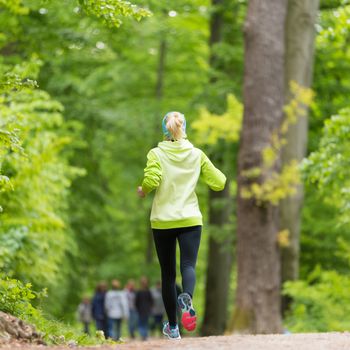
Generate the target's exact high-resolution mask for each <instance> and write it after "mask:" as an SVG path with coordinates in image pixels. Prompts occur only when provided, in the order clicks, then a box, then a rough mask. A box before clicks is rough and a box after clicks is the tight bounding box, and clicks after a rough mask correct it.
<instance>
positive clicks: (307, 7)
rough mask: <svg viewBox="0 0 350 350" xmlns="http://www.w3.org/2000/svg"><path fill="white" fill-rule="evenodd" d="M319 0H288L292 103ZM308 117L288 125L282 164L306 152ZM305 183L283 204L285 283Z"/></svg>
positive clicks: (308, 63)
mask: <svg viewBox="0 0 350 350" xmlns="http://www.w3.org/2000/svg"><path fill="white" fill-rule="evenodd" d="M319 5H320V3H319V0H289V2H288V15H287V20H286V39H285V40H286V41H285V42H286V61H285V96H286V104H288V103H289V101H290V100H291V98H292V97H293V96H291V92H290V89H289V84H290V82H291V81H295V82H297V83H298V84H299V85H301V86H304V87H310V86H311V82H312V73H313V63H314V41H315V22H316V17H317V13H318V9H319ZM307 133H308V118H307V117H300V118H298V121H297V123H296V124H294V125H291V126H290V127H289V129H288V132H287V135H286V140H287V144H286V146H285V147H284V148H283V150H282V164H288V163H290V161H291V160H293V159H295V160H297V161H298V162H300V161H301V160H302V159H303V158H304V157H305V155H306V148H307ZM303 194H304V191H303V186H302V184H301V185H300V186H299V187H298V189H297V193H296V194H295V195H294V196H293V197H288V198H286V199H284V200H283V201H282V202H281V204H280V215H281V229H288V231H289V238H290V245H289V246H288V247H286V248H283V249H282V251H281V253H282V283H283V282H285V281H289V280H296V279H297V278H298V274H299V237H300V223H301V220H300V216H301V215H300V214H301V208H302V204H303ZM288 304H289V299H288V298H285V297H283V298H282V309H283V311H285V310H286V309H287V308H288Z"/></svg>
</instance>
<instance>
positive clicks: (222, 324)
mask: <svg viewBox="0 0 350 350" xmlns="http://www.w3.org/2000/svg"><path fill="white" fill-rule="evenodd" d="M223 1H224V0H212V7H213V12H212V15H211V18H210V37H209V47H210V48H211V52H210V58H209V65H210V66H211V67H212V68H213V69H215V68H216V66H217V57H216V55H215V53H214V52H213V45H215V44H216V43H218V42H220V41H221V40H222V39H221V32H222V26H223V16H222V5H223ZM209 82H210V83H211V84H213V83H215V76H211V77H210V79H209ZM209 108H210V106H209ZM225 147H227V145H225ZM223 163H224V161H223V158H222V157H220V160H219V161H218V162H217V165H218V166H219V167H221V168H222V167H223V165H224V164H223ZM230 201H231V197H230V188H229V181H227V183H226V186H225V189H224V190H223V191H222V192H214V191H212V190H209V228H210V229H212V230H216V231H218V230H223V228H224V226H225V225H227V224H228V223H229V220H230V212H231V205H230ZM218 202H221V203H220V205H219V206H218ZM223 202H224V203H225V204H224V203H223ZM222 234H225V232H223V233H222ZM232 259H233V247H232V239H231V237H227V239H225V240H221V241H219V240H217V239H216V238H215V235H213V234H210V236H209V247H208V263H207V272H206V285H205V311H204V322H203V326H202V329H201V333H202V335H203V336H209V335H219V334H223V333H224V331H225V329H226V321H227V303H228V292H229V284H230V275H231V267H232Z"/></svg>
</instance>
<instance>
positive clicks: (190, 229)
mask: <svg viewBox="0 0 350 350" xmlns="http://www.w3.org/2000/svg"><path fill="white" fill-rule="evenodd" d="M162 128H163V133H164V141H163V142H159V143H158V147H156V148H153V149H151V150H150V151H149V153H148V155H147V165H146V168H145V170H144V179H143V182H142V186H139V187H138V189H137V192H138V195H139V196H140V197H145V196H146V194H148V193H150V192H151V191H152V190H156V194H155V196H154V200H153V205H152V212H151V227H152V231H153V238H154V243H155V246H156V250H157V255H158V260H159V264H160V269H161V276H162V297H163V301H164V306H165V310H166V313H167V316H168V322H165V323H164V326H163V334H164V335H166V336H167V337H168V338H169V339H181V336H180V332H179V327H178V324H177V318H176V309H177V307H176V305H177V304H178V305H179V307H180V308H181V312H182V317H181V323H182V325H183V327H184V328H185V329H186V330H188V331H193V330H194V329H195V328H196V321H197V317H196V312H195V310H194V307H193V304H192V297H193V292H194V286H195V281H196V276H195V266H196V261H197V254H198V248H199V243H200V238H201V231H202V214H201V212H200V210H199V206H198V200H197V196H196V193H195V187H196V185H197V182H198V179H199V177H200V175H202V177H203V179H204V181H205V182H206V183H207V185H208V186H209V187H210V188H211V189H212V190H214V191H221V190H223V189H224V186H225V183H226V177H225V175H224V174H223V173H222V172H221V171H220V170H218V169H217V168H215V166H214V165H213V164H212V163H211V161H210V160H209V158H208V157H207V156H206V155H205V154H204V153H203V152H202V151H201V150H200V149H198V148H195V147H194V146H193V145H192V144H191V143H190V142H189V141H188V140H187V139H186V120H185V117H184V115H183V114H181V113H179V112H169V113H168V114H166V115H165V117H164V118H163V122H162ZM176 241H178V243H179V246H180V270H181V275H182V287H183V293H181V294H180V295H179V296H178V297H176V281H175V280H176Z"/></svg>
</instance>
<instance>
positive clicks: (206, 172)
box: [201, 152, 226, 191]
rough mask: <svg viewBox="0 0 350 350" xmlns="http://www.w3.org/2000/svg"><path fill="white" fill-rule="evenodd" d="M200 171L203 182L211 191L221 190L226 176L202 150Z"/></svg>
mask: <svg viewBox="0 0 350 350" xmlns="http://www.w3.org/2000/svg"><path fill="white" fill-rule="evenodd" d="M201 173H202V176H203V178H204V181H205V183H206V184H207V185H208V186H209V187H210V189H212V190H213V191H222V190H223V189H224V187H225V184H226V176H225V175H224V174H223V173H222V172H221V171H220V170H219V169H217V168H215V166H214V164H213V163H212V162H211V161H210V159H209V158H208V157H207V156H206V155H205V153H204V152H202V159H201Z"/></svg>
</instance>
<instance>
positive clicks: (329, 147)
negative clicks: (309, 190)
mask: <svg viewBox="0 0 350 350" xmlns="http://www.w3.org/2000/svg"><path fill="white" fill-rule="evenodd" d="M349 134H350V109H344V110H342V111H340V112H339V114H338V115H335V116H333V117H331V118H330V119H329V120H327V121H326V123H325V126H324V130H323V136H322V138H321V141H320V146H319V149H318V150H317V151H315V152H313V153H312V154H311V155H310V156H309V157H308V158H307V159H306V160H305V162H304V164H303V169H304V171H305V174H306V177H307V179H308V181H310V182H312V183H316V184H317V186H318V189H319V191H320V192H321V194H323V197H324V199H325V200H326V201H329V202H330V203H332V204H333V205H335V206H336V207H338V208H339V209H340V211H341V213H342V215H341V217H342V220H343V221H345V222H350V206H349V203H350V180H349V179H350V170H349V169H350V162H349V159H350V139H349Z"/></svg>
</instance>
